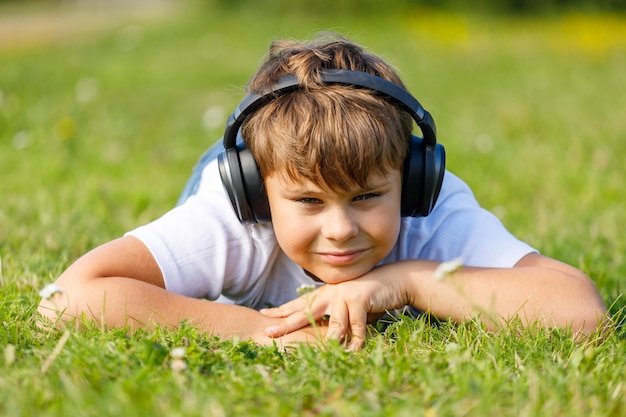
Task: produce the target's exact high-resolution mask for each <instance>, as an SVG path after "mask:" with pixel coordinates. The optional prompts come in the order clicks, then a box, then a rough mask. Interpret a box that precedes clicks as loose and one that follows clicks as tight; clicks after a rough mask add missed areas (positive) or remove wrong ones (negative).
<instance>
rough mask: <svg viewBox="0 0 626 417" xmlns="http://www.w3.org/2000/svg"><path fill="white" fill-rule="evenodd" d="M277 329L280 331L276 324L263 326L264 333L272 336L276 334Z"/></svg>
mask: <svg viewBox="0 0 626 417" xmlns="http://www.w3.org/2000/svg"><path fill="white" fill-rule="evenodd" d="M279 331H280V327H278V326H270V327H267V328H265V333H266V334H267V335H268V336H274V335H276V334H278V332H279Z"/></svg>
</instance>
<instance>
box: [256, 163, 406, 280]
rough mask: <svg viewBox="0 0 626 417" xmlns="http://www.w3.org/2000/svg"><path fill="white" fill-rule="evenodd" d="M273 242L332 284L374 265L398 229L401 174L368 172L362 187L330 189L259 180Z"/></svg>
mask: <svg viewBox="0 0 626 417" xmlns="http://www.w3.org/2000/svg"><path fill="white" fill-rule="evenodd" d="M265 187H266V190H267V196H268V199H269V203H270V209H271V212H272V224H273V227H274V232H275V234H276V238H277V240H278V244H279V245H280V246H281V248H282V249H283V251H284V252H285V254H286V255H287V256H289V258H291V259H292V260H293V261H294V262H296V263H297V264H298V265H300V266H301V267H302V268H304V269H305V270H306V271H308V272H309V273H311V274H313V275H315V276H316V277H317V278H319V279H320V280H322V281H324V282H326V283H329V284H336V283H339V282H343V281H348V280H351V279H354V278H357V277H359V276H361V275H363V274H365V273H366V272H368V271H370V270H371V269H372V268H374V267H375V266H376V265H377V264H378V263H379V262H380V261H381V260H382V259H383V258H384V257H385V256H386V255H387V254H388V253H389V252H390V251H391V248H392V247H393V245H394V244H395V243H396V240H397V238H398V233H399V231H400V200H401V194H402V175H401V173H400V171H399V170H394V171H391V172H390V173H388V175H386V176H373V177H371V178H370V179H369V184H368V186H367V187H365V188H360V187H358V188H354V189H350V190H345V191H340V192H335V191H328V190H324V189H322V188H320V187H319V186H317V185H315V184H314V183H312V182H311V181H308V180H302V181H297V182H293V181H291V180H289V179H288V178H285V177H284V176H282V175H280V174H278V173H273V174H271V175H269V176H267V177H266V178H265Z"/></svg>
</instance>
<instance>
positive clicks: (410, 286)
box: [39, 37, 606, 349]
mask: <svg viewBox="0 0 626 417" xmlns="http://www.w3.org/2000/svg"><path fill="white" fill-rule="evenodd" d="M248 90H249V91H250V92H251V94H250V95H249V96H248V97H247V98H246V99H245V100H244V101H243V102H242V103H241V105H240V106H239V107H238V109H237V110H236V111H235V113H233V115H232V116H231V118H230V119H229V123H228V125H227V128H226V132H225V134H224V144H223V146H222V145H221V144H220V145H218V147H217V148H215V147H214V148H213V149H212V150H211V151H210V152H209V153H208V154H207V155H205V157H204V158H203V159H202V160H201V162H200V164H199V165H198V167H197V169H196V173H195V175H194V176H192V179H191V180H190V183H189V184H188V186H187V188H186V190H185V192H184V195H183V196H182V199H181V202H180V204H179V206H177V207H176V208H174V209H173V210H171V211H170V212H168V213H167V214H165V215H164V216H163V217H162V218H160V219H158V220H156V221H154V222H152V223H150V224H148V225H145V226H143V227H139V228H138V229H136V230H134V231H131V232H129V233H127V234H126V235H125V236H124V237H122V238H120V239H117V240H114V241H112V242H109V243H106V244H104V245H102V246H100V247H98V248H96V249H94V250H92V251H90V252H89V253H87V254H86V255H84V256H83V257H82V258H80V259H79V260H77V261H76V262H75V263H74V264H73V265H71V266H70V267H69V268H68V269H67V271H65V272H64V273H63V274H62V275H61V276H60V277H59V279H58V280H57V283H56V284H57V285H58V287H59V288H60V289H61V290H62V292H61V293H58V294H55V295H54V296H53V297H51V298H49V299H44V300H42V302H41V304H40V308H39V311H40V312H41V313H42V314H43V315H44V316H46V317H48V318H50V319H52V320H56V319H57V317H58V315H59V314H60V315H61V317H62V318H63V319H69V318H72V317H77V316H79V315H80V314H83V313H84V314H86V315H87V316H89V317H94V318H96V319H98V320H104V322H105V323H106V324H107V325H110V326H131V327H136V326H150V325H153V324H157V325H165V326H176V325H177V324H178V323H180V321H182V320H187V321H189V322H190V323H191V324H192V325H195V326H198V327H200V328H202V329H205V330H206V331H209V332H212V333H214V334H217V335H220V336H222V337H225V338H228V337H241V338H251V339H254V340H255V341H257V342H259V343H271V342H272V340H274V339H275V338H280V340H281V341H282V342H283V343H291V342H297V341H309V340H313V339H314V338H315V337H318V336H320V335H321V336H322V337H327V338H333V339H339V340H341V341H342V342H344V343H347V344H348V346H349V347H350V348H354V349H358V348H360V347H361V346H362V344H363V343H364V340H365V337H366V327H367V323H368V322H369V321H371V320H372V319H374V318H376V317H378V316H380V315H381V314H383V313H384V312H385V311H388V310H392V309H396V308H401V307H403V306H405V305H409V306H412V307H414V308H415V309H418V310H422V311H429V312H431V313H432V314H434V315H436V316H438V317H441V318H450V319H452V320H456V321H463V320H467V319H469V318H472V317H475V316H480V318H481V319H483V320H485V324H486V325H487V326H488V327H489V328H497V327H498V326H499V325H501V324H503V323H506V321H507V320H510V319H511V318H513V317H519V318H520V319H521V320H522V322H523V323H524V324H526V325H530V324H532V323H538V324H540V325H543V326H562V327H571V329H572V331H573V332H574V333H575V334H577V335H584V334H589V333H592V332H593V331H594V330H595V329H596V328H597V326H598V324H599V322H600V321H601V320H602V318H603V316H604V315H605V313H606V308H605V306H604V304H603V302H602V300H601V299H600V297H599V295H598V292H597V290H596V288H595V287H594V285H593V284H592V282H591V281H590V279H589V278H588V277H586V276H585V275H584V274H583V273H582V272H580V271H578V270H577V269H575V268H573V267H571V266H568V265H565V264H562V263H560V262H558V261H556V260H553V259H549V258H547V257H544V256H542V255H540V254H539V253H537V251H536V250H534V249H533V248H531V247H530V246H528V245H527V244H526V243H524V242H520V241H519V240H518V239H516V238H515V237H513V236H512V235H511V234H509V233H508V232H507V231H506V230H505V228H504V227H503V226H502V224H501V223H500V222H499V221H498V220H497V219H496V218H495V217H494V216H493V215H491V214H490V213H488V212H487V211H485V210H483V209H482V208H480V207H479V205H478V204H477V202H476V201H475V200H474V198H473V195H472V193H471V191H470V190H469V188H468V187H467V186H466V185H465V184H464V183H463V182H461V180H459V179H458V178H457V177H455V176H454V175H453V174H451V173H449V172H445V175H444V166H445V158H444V152H443V147H442V146H441V145H440V144H437V143H436V137H435V136H436V134H435V128H434V123H433V121H432V119H431V118H430V115H429V114H428V112H426V111H425V110H424V109H423V108H422V107H421V106H420V105H419V103H418V102H417V100H415V99H414V98H413V97H412V96H411V95H410V94H409V93H408V92H406V91H405V90H404V89H403V87H402V82H401V80H400V79H399V77H398V76H397V75H396V73H395V72H394V71H393V69H392V68H391V66H389V65H388V64H387V63H385V62H384V61H383V60H381V59H380V58H378V57H376V56H374V55H372V54H370V53H368V52H366V51H364V50H363V49H362V48H361V47H360V46H358V45H356V44H354V43H352V42H350V41H348V40H345V39H342V38H337V37H336V38H332V39H327V38H323V37H319V38H317V39H315V40H314V41H312V42H309V43H299V42H295V41H283V42H275V43H273V44H272V46H271V48H270V51H269V55H268V58H267V60H266V62H265V63H264V64H263V65H262V66H261V68H260V69H259V71H258V72H257V73H256V74H255V75H254V77H253V78H252V79H251V81H250V83H249V85H248ZM414 121H415V122H417V124H418V127H419V128H420V130H421V132H422V135H423V139H420V138H417V137H414V136H412V134H411V132H412V130H413V122H414ZM455 259H461V260H462V263H463V265H460V264H456V265H455V267H454V268H453V269H454V270H453V271H449V272H448V273H447V274H446V273H445V271H444V272H443V273H442V272H441V268H442V266H443V267H445V266H446V265H449V264H446V263H444V264H442V262H445V261H451V260H455ZM442 276H443V278H442ZM301 286H307V287H311V286H312V287H314V288H315V289H314V290H313V291H312V292H310V293H308V294H305V295H303V296H300V297H299V296H298V288H299V287H301ZM266 306H278V307H275V308H269V309H267V308H265V309H264V307H266ZM324 316H328V317H329V319H328V321H324V320H322V318H323V317H324ZM312 320H315V321H317V322H318V323H317V325H316V326H311V324H310V323H311V321H312Z"/></svg>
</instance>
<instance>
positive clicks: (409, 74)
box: [0, 0, 626, 310]
mask: <svg viewBox="0 0 626 417" xmlns="http://www.w3.org/2000/svg"><path fill="white" fill-rule="evenodd" d="M625 11H626V2H625V1H623V0H622V1H618V0H596V1H593V2H592V1H583V0H578V1H576V0H570V1H564V0H547V1H540V0H526V1H524V0H509V1H487V0H477V1H473V2H471V5H470V3H469V2H465V1H461V0H447V1H434V0H421V1H418V0H390V1H375V0H359V1H357V0H346V1H337V0H318V1H314V2H309V1H295V0H292V1H282V0H262V1H252V0H230V1H229V0H205V1H200V0H195V1H191V0H182V1H168V0H136V1H121V0H109V1H106V0H99V1H96V0H92V1H88V0H82V1H78V0H77V1H10V0H0V281H2V282H0V283H2V284H6V285H9V284H10V285H14V286H17V287H19V288H20V289H30V288H39V287H40V286H41V284H42V283H44V282H48V281H50V280H52V279H54V278H55V277H56V276H57V275H58V274H59V273H60V272H61V271H62V270H63V269H64V268H65V267H66V266H67V265H68V264H69V263H70V262H71V261H73V260H74V259H75V258H76V257H78V256H80V255H81V254H82V253H84V252H85V251H87V250H89V249H90V248H92V247H94V246H96V245H98V244H100V243H103V242H105V241H107V240H110V239H113V238H115V237H117V236H120V235H121V234H122V233H124V232H125V231H127V230H129V229H131V228H134V227H136V226H138V225H140V224H143V223H145V222H148V221H150V220H152V219H154V218H156V217H158V216H160V215H162V214H163V213H165V212H166V211H167V210H168V209H169V208H171V207H172V206H173V205H174V204H175V202H176V199H177V197H178V193H179V192H180V191H181V189H182V187H183V185H184V183H185V181H186V179H187V177H188V175H189V174H190V172H191V169H192V167H193V165H194V164H195V162H196V160H197V158H198V157H199V156H200V154H201V153H202V152H203V151H204V150H205V149H206V148H207V147H209V146H210V145H211V144H212V143H213V142H215V141H216V140H218V139H219V138H220V136H221V133H222V130H223V127H224V123H225V121H226V118H227V116H228V115H229V114H230V112H231V111H232V110H233V109H234V108H235V106H236V105H237V103H238V102H239V101H240V100H241V99H242V98H243V96H244V94H243V87H244V86H245V83H246V82H247V80H248V78H249V77H250V76H251V75H252V73H253V72H254V71H255V70H256V68H257V66H258V65H259V64H260V63H261V61H262V59H263V57H264V55H265V52H266V51H267V48H268V47H269V44H270V43H271V42H272V41H273V40H276V39H281V38H297V39H307V38H311V37H312V36H314V35H315V34H316V33H318V32H320V31H329V30H330V31H335V32H338V33H340V34H342V35H344V36H347V37H349V38H351V39H353V40H355V41H357V42H359V43H361V44H362V45H364V46H365V47H366V48H368V49H369V50H371V51H372V52H374V53H377V54H379V55H381V56H383V57H384V58H386V59H387V60H388V61H389V62H391V63H392V64H394V65H395V66H396V68H397V69H398V72H399V73H400V75H401V76H402V78H403V79H404V81H405V83H406V84H407V86H408V88H409V90H410V91H411V92H412V93H413V94H414V95H415V96H416V97H417V98H418V99H419V100H420V102H421V103H422V104H423V105H424V107H426V108H427V109H428V110H429V111H430V112H431V113H432V114H433V116H434V118H435V121H436V123H437V126H438V133H439V140H440V142H442V143H443V144H444V145H445V147H446V150H447V153H448V168H449V169H450V170H451V171H453V172H455V173H456V174H458V175H460V176H461V177H462V178H463V179H465V180H466V181H467V182H468V183H469V184H470V186H471V187H472V188H473V190H474V191H475V194H476V196H477V198H478V200H479V201H480V203H481V204H482V205H483V206H485V207H486V208H488V209H489V210H492V211H493V212H494V213H495V214H496V215H498V216H499V217H500V218H501V219H502V221H503V222H504V223H505V225H506V226H507V227H508V228H509V229H510V230H511V231H512V232H513V233H514V234H516V235H518V236H520V237H521V238H523V239H525V240H527V241H528V242H529V243H531V244H532V245H534V246H536V247H538V248H539V249H540V250H541V251H542V252H544V253H545V254H547V255H549V256H553V257H556V258H559V259H562V260H564V261H566V262H568V263H571V264H573V265H575V266H577V267H580V268H582V269H583V270H584V271H585V272H586V273H588V274H589V275H591V276H592V277H593V279H594V280H596V282H597V283H598V285H599V286H600V288H601V292H602V294H603V296H604V297H605V299H606V300H607V302H608V303H609V304H610V303H611V302H612V301H613V300H617V301H616V304H615V305H614V307H613V308H614V309H615V310H616V309H618V308H619V307H620V306H622V305H623V304H624V302H623V300H621V293H622V289H623V284H622V282H623V277H624V276H625V275H626V267H625V265H624V263H625V262H624V253H626V243H625V239H624V238H623V233H622V231H623V230H626V207H625V201H626V199H625V198H624V196H623V191H622V190H623V184H624V167H623V161H624V156H625V155H626V149H625V148H626V145H625V144H626V134H625V132H626V117H624V114H626V99H625V98H624V94H623V91H624V85H625V82H624V75H623V74H624V68H626V62H625V61H626V53H625V52H626V18H625V15H624V12H625Z"/></svg>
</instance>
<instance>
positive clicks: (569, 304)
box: [264, 254, 606, 348]
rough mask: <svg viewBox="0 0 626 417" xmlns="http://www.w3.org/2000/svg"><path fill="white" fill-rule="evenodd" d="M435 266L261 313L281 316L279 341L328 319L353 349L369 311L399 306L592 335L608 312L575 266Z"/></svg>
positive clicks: (363, 280)
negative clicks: (443, 270) (446, 269)
mask: <svg viewBox="0 0 626 417" xmlns="http://www.w3.org/2000/svg"><path fill="white" fill-rule="evenodd" d="M437 266H438V263H436V262H431V261H420V260H415V261H402V262H398V263H394V264H387V265H383V266H381V267H378V268H376V269H374V270H372V271H371V272H369V273H367V274H366V275H364V276H362V277H360V278H357V279H355V280H353V281H347V282H343V283H340V284H336V285H326V286H324V287H321V288H319V289H318V290H316V291H315V292H313V293H311V294H309V295H307V296H305V297H300V298H298V299H296V300H294V301H292V302H290V303H287V304H285V305H283V306H281V307H279V308H277V309H271V310H267V311H264V314H267V315H268V316H271V317H277V318H283V322H282V323H281V324H280V325H278V326H273V327H271V328H269V329H267V330H266V331H267V333H268V335H269V336H277V335H280V334H284V333H285V332H287V331H289V330H293V329H297V328H298V327H299V326H300V325H301V324H303V321H304V319H303V316H306V313H303V312H308V313H309V316H310V315H311V314H312V315H313V317H314V318H319V317H321V315H323V314H329V315H330V321H329V329H328V335H329V337H336V338H339V339H345V338H349V337H352V338H353V339H354V338H355V336H356V339H355V340H353V341H352V342H351V346H353V347H355V348H358V347H359V346H360V345H361V344H362V342H363V340H364V337H365V333H366V327H365V326H366V325H365V323H366V321H367V316H368V314H374V313H382V312H384V311H386V310H390V309H394V308H400V307H402V306H404V305H412V306H413V307H415V308H417V309H420V310H423V311H430V312H431V313H432V314H434V315H435V316H438V317H442V318H445V317H447V318H450V319H452V320H455V321H458V322H462V321H465V320H468V319H470V318H472V317H475V316H476V315H480V317H481V318H482V319H483V320H484V321H485V324H486V325H487V327H488V328H490V329H496V328H498V327H499V326H501V325H503V324H505V323H506V322H507V321H509V320H510V319H512V318H514V317H519V318H520V319H521V320H522V323H523V324H524V325H530V324H532V323H538V324H540V325H542V326H546V327H555V326H556V327H570V326H571V329H572V331H573V332H574V333H575V334H577V335H585V334H589V333H592V332H594V331H595V330H597V328H598V325H599V323H600V322H601V321H602V319H603V318H604V316H605V314H606V307H605V306H604V304H603V302H602V300H601V299H600V296H599V294H598V292H597V290H596V288H595V287H594V285H593V283H592V282H591V280H590V279H589V278H588V277H587V276H585V275H584V274H583V273H582V272H580V271H578V270H577V269H575V268H573V267H571V266H569V265H565V264H563V263H560V262H558V261H555V260H553V259H550V258H546V257H544V256H541V255H538V254H529V255H527V256H525V257H524V258H522V259H521V260H520V261H519V262H518V263H517V265H515V267H513V268H499V269H496V268H461V269H460V270H459V271H457V272H455V273H454V274H452V275H450V276H447V277H445V278H444V279H441V280H437V279H435V277H434V271H435V269H436V267H437Z"/></svg>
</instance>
